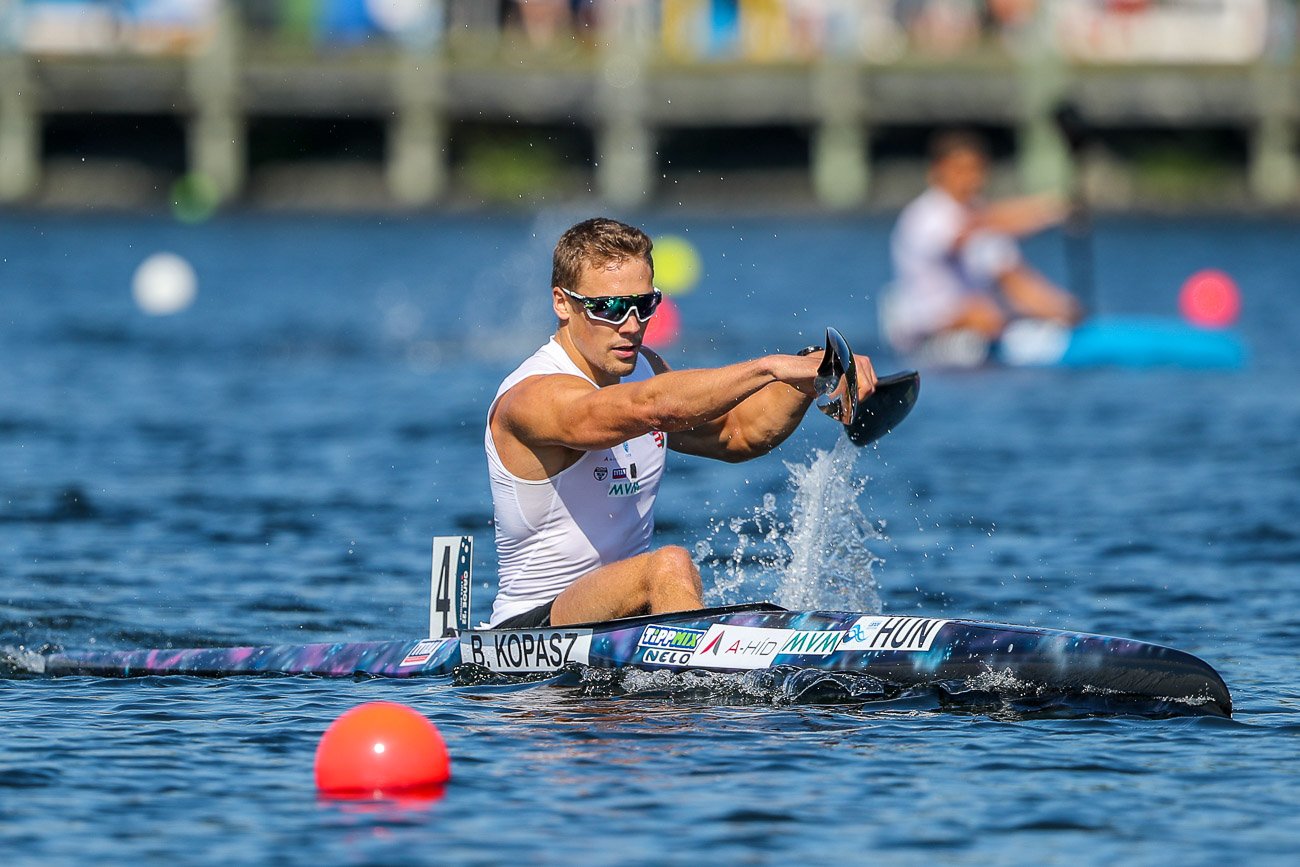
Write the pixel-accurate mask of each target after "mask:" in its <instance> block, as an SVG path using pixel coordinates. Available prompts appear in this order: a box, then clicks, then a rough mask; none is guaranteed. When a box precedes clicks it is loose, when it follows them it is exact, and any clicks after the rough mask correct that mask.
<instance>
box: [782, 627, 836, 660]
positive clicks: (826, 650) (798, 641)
mask: <svg viewBox="0 0 1300 867" xmlns="http://www.w3.org/2000/svg"><path fill="white" fill-rule="evenodd" d="M843 637H844V633H843V632H841V631H837V630H826V629H819V630H805V629H801V630H799V631H798V632H795V633H794V634H792V635H791V636H790V638H789V639H788V640H787V641H786V642H785V644H783V645H781V650H780V652H781V653H792V654H798V655H800V656H829V655H830V654H832V653H834V652H835V650H836V648H838V647H839V646H840V639H842V638H843Z"/></svg>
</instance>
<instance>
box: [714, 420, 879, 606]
mask: <svg viewBox="0 0 1300 867" xmlns="http://www.w3.org/2000/svg"><path fill="white" fill-rule="evenodd" d="M858 453H859V452H858V449H857V448H856V447H855V446H853V445H852V444H851V443H850V442H849V441H848V440H847V439H841V440H840V441H839V443H838V444H837V445H836V446H835V448H833V449H832V450H831V451H829V452H826V451H822V450H820V449H818V450H816V451H814V452H813V456H812V459H811V460H810V461H809V463H807V464H799V463H788V462H787V463H786V468H787V470H788V471H789V473H790V479H789V491H790V493H791V495H792V502H791V503H790V510H789V519H788V520H783V519H782V517H781V514H780V507H779V506H778V502H777V497H776V495H774V494H770V493H769V494H766V495H764V497H763V503H762V505H760V506H757V507H755V508H754V509H753V511H752V512H751V513H750V514H749V515H747V516H742V517H734V518H730V519H728V520H725V521H717V522H715V523H714V525H713V527H712V528H711V532H710V534H709V536H708V537H707V538H706V539H704V540H703V541H701V542H700V543H699V544H697V545H696V548H695V554H696V562H697V563H699V564H700V566H701V571H704V572H706V574H707V572H708V571H709V568H710V567H712V569H713V570H714V571H715V575H716V577H715V581H714V585H713V587H712V589H710V590H709V591H708V592H707V593H706V597H707V599H708V601H709V602H711V603H713V604H731V603H736V602H744V601H753V600H755V599H760V598H769V599H771V600H772V601H774V602H776V603H777V604H778V605H784V606H785V607H787V608H799V609H806V608H821V609H838V610H846V611H864V612H869V613H876V612H879V611H880V596H879V593H878V586H877V584H876V578H875V574H874V571H873V570H874V567H875V566H876V565H878V564H880V563H883V562H884V561H883V560H882V559H881V558H880V557H878V556H877V555H876V554H875V553H873V552H872V550H871V548H870V547H869V546H870V544H871V543H874V542H879V541H883V540H884V539H885V538H886V537H885V535H884V532H883V531H884V524H883V522H874V521H872V520H870V519H869V518H867V516H866V515H865V514H863V512H862V508H861V506H860V505H859V502H858V501H859V499H860V497H861V495H862V493H863V491H864V490H865V489H866V485H867V482H868V481H869V479H868V478H867V477H866V476H860V475H858V473H857V472H856V464H857V458H858ZM728 536H730V537H732V538H733V539H734V542H733V544H732V545H731V554H730V556H728V557H726V558H725V559H724V558H720V557H718V556H717V555H716V554H715V548H717V547H722V545H721V544H720V540H726V539H727V537H728Z"/></svg>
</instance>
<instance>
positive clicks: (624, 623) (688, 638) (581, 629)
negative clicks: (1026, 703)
mask: <svg viewBox="0 0 1300 867" xmlns="http://www.w3.org/2000/svg"><path fill="white" fill-rule="evenodd" d="M466 663H470V664H475V665H479V666H482V667H483V668H486V669H489V670H492V671H496V672H500V673H502V674H514V675H522V674H528V673H533V672H553V671H558V670H560V669H562V668H564V667H565V666H567V665H570V664H573V663H577V664H580V665H587V666H591V667H595V668H638V669H645V670H695V669H703V670H712V671H719V672H743V671H752V670H755V669H762V668H774V667H777V666H791V667H796V668H808V669H819V670H823V671H845V672H853V673H859V674H867V675H871V676H873V677H875V678H878V679H879V680H881V681H885V682H887V683H891V684H896V685H898V686H900V687H905V688H907V687H920V686H927V685H932V684H938V683H949V682H952V681H971V680H974V679H979V678H988V677H993V678H1000V679H1001V682H1002V683H1004V684H1006V683H1012V684H1015V685H1017V686H1018V687H1020V688H1021V689H1029V690H1034V689H1041V690H1045V691H1049V692H1061V693H1068V694H1098V695H1116V696H1126V697H1135V698H1142V699H1150V700H1161V701H1174V702H1181V703H1185V704H1188V705H1192V706H1199V707H1200V708H1201V709H1202V710H1204V711H1205V712H1208V713H1212V714H1216V715H1223V716H1230V715H1231V713H1232V698H1231V695H1230V693H1229V691H1228V688H1227V686H1226V685H1225V684H1224V682H1223V679H1222V678H1221V677H1220V676H1219V674H1218V673H1217V672H1216V671H1215V670H1214V669H1213V668H1212V667H1211V666H1210V665H1209V664H1207V663H1206V662H1204V661H1203V660H1201V659H1198V658H1197V657H1195V656H1192V655H1191V654H1188V653H1185V652H1183V651H1179V650H1175V649H1173V648H1168V647H1163V646H1160V645H1156V644H1150V643H1147V642H1142V641H1135V640H1132V639H1127V638H1114V637H1109V636H1102V635H1092V634H1088V633H1078V632H1067V631H1061V630H1054V629H1040V628H1036V627H1026V626H1014V625H1009V624H998V623H985V622H978V621H971V620H961V619H941V618H925V617H902V616H887V615H870V614H862V613H860V612H847V611H785V610H783V609H780V608H778V607H777V606H774V605H768V604H766V603H762V604H758V605H748V606H731V607H726V608H713V609H702V610H699V611H688V612H681V613H678V614H671V615H649V616H645V617H635V618H627V619H623V620H613V621H608V622H604V623H593V624H580V625H576V626H570V627H557V628H553V629H533V630H469V631H467V632H465V633H463V634H462V635H461V636H459V637H458V638H438V639H422V640H407V641H380V642H348V643H336V644H298V645H272V646H265V647H235V648H193V649H182V650H164V649H154V650H109V651H102V650H96V651H71V652H65V653H56V654H50V655H48V656H47V657H46V658H45V666H44V673H45V674H48V675H53V676H63V675H94V676H106V677H134V676H146V675H191V676H202V677H225V676H231V675H314V676H318V677H352V676H357V675H361V676H370V677H418V676H445V675H450V674H451V673H452V672H453V670H454V669H455V668H456V667H457V666H460V665H462V664H466Z"/></svg>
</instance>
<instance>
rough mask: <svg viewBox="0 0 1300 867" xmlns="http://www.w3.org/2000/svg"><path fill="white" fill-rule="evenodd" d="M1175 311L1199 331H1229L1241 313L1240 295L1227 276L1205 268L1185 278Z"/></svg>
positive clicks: (1235, 285) (1234, 284)
mask: <svg viewBox="0 0 1300 867" xmlns="http://www.w3.org/2000/svg"><path fill="white" fill-rule="evenodd" d="M1178 309H1179V311H1181V312H1182V314H1183V318H1184V319H1186V320H1187V321H1188V322H1190V323H1191V324H1192V325H1195V326H1197V327H1199V328H1228V327H1229V326H1231V325H1233V324H1234V323H1235V322H1236V321H1237V316H1238V315H1239V314H1240V313H1241V292H1240V291H1239V290H1238V289H1237V284H1236V282H1235V281H1234V280H1233V279H1232V278H1231V277H1229V276H1228V275H1227V274H1225V273H1224V272H1222V271H1219V270H1216V269H1214V268H1206V269H1204V270H1202V271H1197V272H1196V273H1195V274H1193V275H1192V276H1190V277H1188V278H1187V282H1186V283H1184V284H1183V288H1182V290H1181V291H1180V292H1179V293H1178Z"/></svg>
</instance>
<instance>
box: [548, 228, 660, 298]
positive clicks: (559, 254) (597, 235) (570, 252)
mask: <svg viewBox="0 0 1300 867" xmlns="http://www.w3.org/2000/svg"><path fill="white" fill-rule="evenodd" d="M653 247H654V243H653V242H652V241H651V240H650V237H649V236H648V235H647V234H646V233H645V232H642V231H641V230H640V229H638V228H636V227H635V226H629V225H628V224H627V223H620V222H619V221H618V220H611V219H609V218H608V217H593V218H592V219H590V220H583V221H582V222H581V223H578V224H577V225H576V226H573V227H571V228H570V229H569V230H568V231H566V232H565V233H564V234H563V235H561V236H560V240H559V241H557V242H556V244H555V256H554V258H553V260H552V263H551V285H552V286H559V287H560V288H562V289H568V290H569V291H570V292H576V291H577V288H576V287H577V285H578V279H579V278H580V277H581V276H582V269H583V268H584V267H586V268H602V267H604V266H606V265H609V264H611V263H615V262H624V261H626V260H628V259H644V260H645V262H646V264H647V265H649V266H650V275H651V276H652V277H653V276H654V272H655V263H654V259H653V258H652V257H651V255H650V250H651V249H652V248H653Z"/></svg>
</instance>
